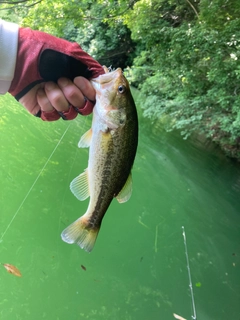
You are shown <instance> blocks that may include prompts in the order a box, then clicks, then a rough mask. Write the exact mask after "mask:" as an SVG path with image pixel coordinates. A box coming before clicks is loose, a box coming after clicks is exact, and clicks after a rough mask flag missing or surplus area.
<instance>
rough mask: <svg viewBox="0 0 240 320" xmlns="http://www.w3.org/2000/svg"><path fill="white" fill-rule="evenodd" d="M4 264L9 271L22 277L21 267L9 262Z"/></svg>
mask: <svg viewBox="0 0 240 320" xmlns="http://www.w3.org/2000/svg"><path fill="white" fill-rule="evenodd" d="M2 265H3V266H4V268H5V269H6V270H7V272H9V273H12V274H14V275H15V276H17V277H21V276H22V274H21V272H20V271H19V269H18V268H17V267H15V266H13V265H11V264H9V263H2Z"/></svg>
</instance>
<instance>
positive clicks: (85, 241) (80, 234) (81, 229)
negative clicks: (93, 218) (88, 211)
mask: <svg viewBox="0 0 240 320" xmlns="http://www.w3.org/2000/svg"><path fill="white" fill-rule="evenodd" d="M98 232H99V228H96V227H95V228H94V229H93V228H89V226H88V219H87V218H86V217H85V216H82V217H81V218H79V219H77V220H76V221H75V222H73V223H72V224H70V226H68V227H67V228H66V229H65V230H63V232H62V234H61V237H62V240H63V241H65V242H67V243H70V244H72V243H76V244H77V245H79V247H80V248H82V249H84V250H85V251H87V252H91V251H92V249H93V247H94V244H95V242H96V239H97V235H98Z"/></svg>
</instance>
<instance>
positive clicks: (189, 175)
mask: <svg viewBox="0 0 240 320" xmlns="http://www.w3.org/2000/svg"><path fill="white" fill-rule="evenodd" d="M6 106H7V107H6ZM0 109H1V110H0V111H1V119H0V131H1V152H0V160H1V171H0V190H1V193H0V199H1V215H0V238H1V239H2V242H1V243H0V256H1V258H0V262H1V263H10V264H12V265H14V266H16V267H17V268H18V269H19V270H20V271H21V273H22V277H21V278H18V277H15V276H14V275H11V274H9V273H7V272H6V270H5V269H4V267H2V268H0V275H1V286H0V319H5V320H13V319H24V320H30V319H31V320H32V319H35V320H38V319H59V320H65V319H69V320H79V319H91V320H93V319H94V320H99V319H102V320H103V319H104V320H107V319H109V320H110V319H111V320H113V319H124V320H125V319H127V320H128V319H129V320H130V319H131V320H132V319H138V320H141V319H143V320H145V319H164V320H168V319H169V320H171V319H174V317H173V313H176V314H179V315H181V316H182V317H184V318H186V319H191V315H192V314H193V311H192V307H191V306H192V302H191V297H190V291H189V279H188V273H187V265H186V257H185V251H184V243H183V237H182V226H183V225H184V226H185V231H186V235H187V241H188V243H187V244H188V255H189V263H190V267H191V275H192V282H193V292H194V298H195V304H196V312H197V318H199V319H204V320H208V319H211V320H215V319H237V317H238V316H239V313H240V307H239V298H240V284H239V278H240V275H239V274H240V273H239V268H240V258H239V257H240V251H239V249H240V247H239V240H240V239H239V238H240V234H239V227H240V217H239V211H240V210H239V209H240V204H239V190H240V169H239V166H238V165H237V164H235V163H234V162H233V161H231V160H229V159H226V158H225V156H223V155H222V154H221V152H219V150H218V149H217V148H216V147H215V146H213V145H210V144H209V145H207V146H206V145H204V144H203V142H202V141H196V139H193V140H192V141H191V140H189V141H183V140H182V138H181V137H179V136H178V134H177V133H166V132H164V131H163V130H161V128H155V131H154V132H153V130H152V128H151V127H149V124H148V125H147V126H146V127H145V125H144V122H143V121H142V120H141V124H140V128H141V130H140V144H139V149H138V154H137V158H136V162H135V165H134V169H133V187H134V190H133V195H132V198H131V199H130V200H129V202H127V203H126V204H119V203H117V201H113V203H112V204H111V206H110V208H109V210H108V213H107V214H106V216H105V218H104V221H103V224H102V227H101V232H100V234H99V237H98V241H97V243H96V246H95V248H94V250H93V251H92V252H91V254H87V253H86V252H84V251H83V250H81V249H80V248H79V247H77V246H76V245H68V244H66V243H63V242H62V241H61V238H60V234H61V231H62V230H63V229H64V228H65V227H66V226H67V225H69V223H70V222H71V221H74V220H75V219H76V218H78V217H79V216H80V215H82V214H83V213H84V212H85V211H86V208H87V205H88V201H84V202H79V201H78V200H77V199H76V198H75V197H74V196H73V195H72V194H71V192H70V190H69V184H70V182H71V181H72V179H73V178H74V177H76V176H77V175H78V174H79V173H81V172H82V171H83V170H84V169H85V168H86V166H87V159H88V150H85V149H78V148H77V143H78V141H79V138H80V136H81V135H82V134H83V133H84V132H85V131H86V130H87V129H88V127H89V126H90V122H91V119H87V118H81V117H78V119H76V120H74V121H71V122H64V121H58V122H56V123H44V122H41V121H40V120H39V119H35V118H33V117H31V116H30V115H28V114H27V113H26V112H25V111H24V110H22V109H21V107H20V106H19V105H18V104H17V103H16V102H14V101H13V99H11V98H10V97H8V96H4V97H1V100H0ZM69 124H70V126H69ZM66 130H67V131H66ZM64 133H65V135H64ZM81 266H84V267H85V268H86V270H84V269H83V268H82V267H81Z"/></svg>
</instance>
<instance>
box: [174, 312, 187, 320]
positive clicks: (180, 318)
mask: <svg viewBox="0 0 240 320" xmlns="http://www.w3.org/2000/svg"><path fill="white" fill-rule="evenodd" d="M173 316H174V318H175V319H178V320H187V319H185V318H183V317H181V316H179V315H177V314H176V313H174V314H173Z"/></svg>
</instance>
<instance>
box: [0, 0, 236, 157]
mask: <svg viewBox="0 0 240 320" xmlns="http://www.w3.org/2000/svg"><path fill="white" fill-rule="evenodd" d="M9 3H10V4H2V5H1V6H2V8H4V10H5V11H4V12H5V13H3V11H0V15H1V16H2V17H5V16H7V17H9V19H13V20H14V19H16V18H17V17H18V16H20V17H21V19H22V23H23V25H25V26H30V27H32V28H35V29H39V30H43V31H46V32H49V33H53V34H55V35H57V36H60V37H64V38H66V39H68V40H70V41H77V42H78V43H80V44H81V46H82V47H83V49H84V50H86V51H87V52H89V53H90V54H91V55H92V56H93V57H94V58H96V59H97V60H99V61H100V63H102V64H105V65H108V66H109V65H112V66H113V67H118V66H120V67H122V68H126V67H130V68H127V70H128V75H129V80H130V82H131V84H132V85H134V86H135V87H137V88H138V89H139V90H140V91H141V94H142V96H145V97H146V99H143V101H142V108H143V115H144V116H145V117H148V118H150V119H151V120H155V119H157V120H159V119H164V123H165V126H166V129H167V130H174V129H178V130H180V131H181V133H182V134H183V136H184V138H187V137H188V136H189V135H190V134H191V133H192V132H194V131H198V132H201V133H203V134H204V135H206V136H207V137H209V138H210V139H212V140H214V141H216V142H217V143H218V144H220V146H221V147H222V148H223V149H224V150H225V151H226V152H227V154H229V155H230V156H233V157H237V158H240V155H239V149H240V98H239V93H240V85H239V80H240V67H239V59H240V28H239V27H240V18H239V12H240V2H239V1H238V0H216V1H211V2H209V1H208V0H201V1H200V0H195V1H192V0H179V1H176V0H151V1H150V0H139V1H137V0H131V1H126V0H97V1H92V0H82V1H81V2H79V1H78V0H66V1H60V0H42V1H39V2H38V1H37V2H36V4H35V5H34V3H35V2H34V1H32V0H29V1H26V2H21V4H20V3H19V4H16V3H15V1H13V2H11V0H9ZM11 3H12V4H11ZM7 6H8V8H9V10H6V7H7ZM18 21H20V20H18ZM166 119H168V121H166Z"/></svg>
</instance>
